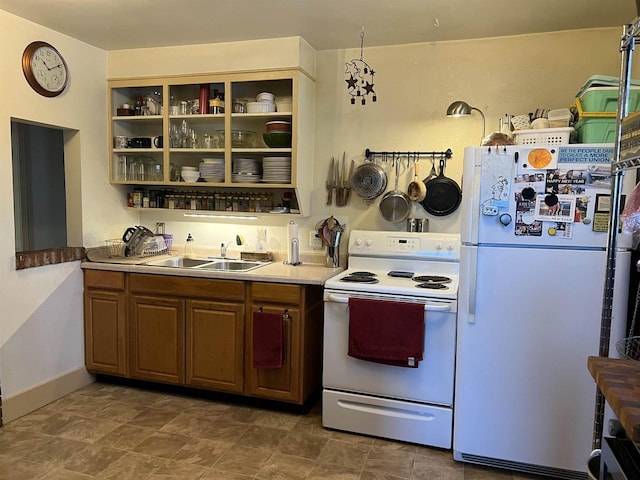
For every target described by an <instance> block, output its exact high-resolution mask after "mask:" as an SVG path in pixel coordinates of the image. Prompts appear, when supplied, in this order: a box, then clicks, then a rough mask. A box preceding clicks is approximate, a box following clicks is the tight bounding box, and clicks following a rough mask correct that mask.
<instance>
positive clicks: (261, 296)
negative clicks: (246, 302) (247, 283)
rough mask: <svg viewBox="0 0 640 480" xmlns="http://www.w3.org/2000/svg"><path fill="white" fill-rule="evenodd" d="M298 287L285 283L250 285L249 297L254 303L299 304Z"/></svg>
mask: <svg viewBox="0 0 640 480" xmlns="http://www.w3.org/2000/svg"><path fill="white" fill-rule="evenodd" d="M300 288H301V287H300V286H299V285H289V284H286V283H261V282H254V283H252V284H251V297H252V299H253V301H254V302H269V303H285V304H291V305H299V304H300Z"/></svg>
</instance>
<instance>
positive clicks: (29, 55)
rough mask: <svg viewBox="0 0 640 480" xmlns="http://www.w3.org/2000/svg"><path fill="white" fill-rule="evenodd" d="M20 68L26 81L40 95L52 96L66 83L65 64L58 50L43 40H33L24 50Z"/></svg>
mask: <svg viewBox="0 0 640 480" xmlns="http://www.w3.org/2000/svg"><path fill="white" fill-rule="evenodd" d="M22 68H23V70H24V74H25V77H26V78H27V81H28V82H29V84H30V85H31V87H33V89H34V90H35V91H36V92H38V93H39V94H41V95H44V96H47V97H54V96H56V95H59V94H61V93H62V91H63V90H64V88H65V87H66V85H67V65H66V63H65V61H64V59H63V58H62V56H61V55H60V53H58V51H57V50H56V49H55V48H53V47H52V46H51V45H49V44H47V43H45V42H33V43H32V44H30V45H29V46H28V47H27V48H26V49H25V51H24V54H23V57H22Z"/></svg>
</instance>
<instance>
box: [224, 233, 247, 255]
mask: <svg viewBox="0 0 640 480" xmlns="http://www.w3.org/2000/svg"><path fill="white" fill-rule="evenodd" d="M230 244H231V240H229V241H228V242H227V243H226V244H224V243H221V244H220V257H222V258H227V248H229V245H230ZM236 245H238V246H239V245H244V240H243V239H242V237H241V236H240V235H236Z"/></svg>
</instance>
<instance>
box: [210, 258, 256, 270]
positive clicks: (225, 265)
mask: <svg viewBox="0 0 640 480" xmlns="http://www.w3.org/2000/svg"><path fill="white" fill-rule="evenodd" d="M263 265H266V263H265V262H253V261H247V260H217V261H214V262H213V263H209V264H206V265H202V266H200V267H199V268H200V269H203V270H225V271H233V272H247V271H249V270H253V269H254V268H258V267H262V266H263Z"/></svg>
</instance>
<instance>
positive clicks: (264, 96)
mask: <svg viewBox="0 0 640 480" xmlns="http://www.w3.org/2000/svg"><path fill="white" fill-rule="evenodd" d="M275 99H276V96H275V95H274V94H273V93H269V92H262V93H259V94H258V95H257V96H256V100H257V101H259V102H268V103H273V102H274V100H275Z"/></svg>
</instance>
